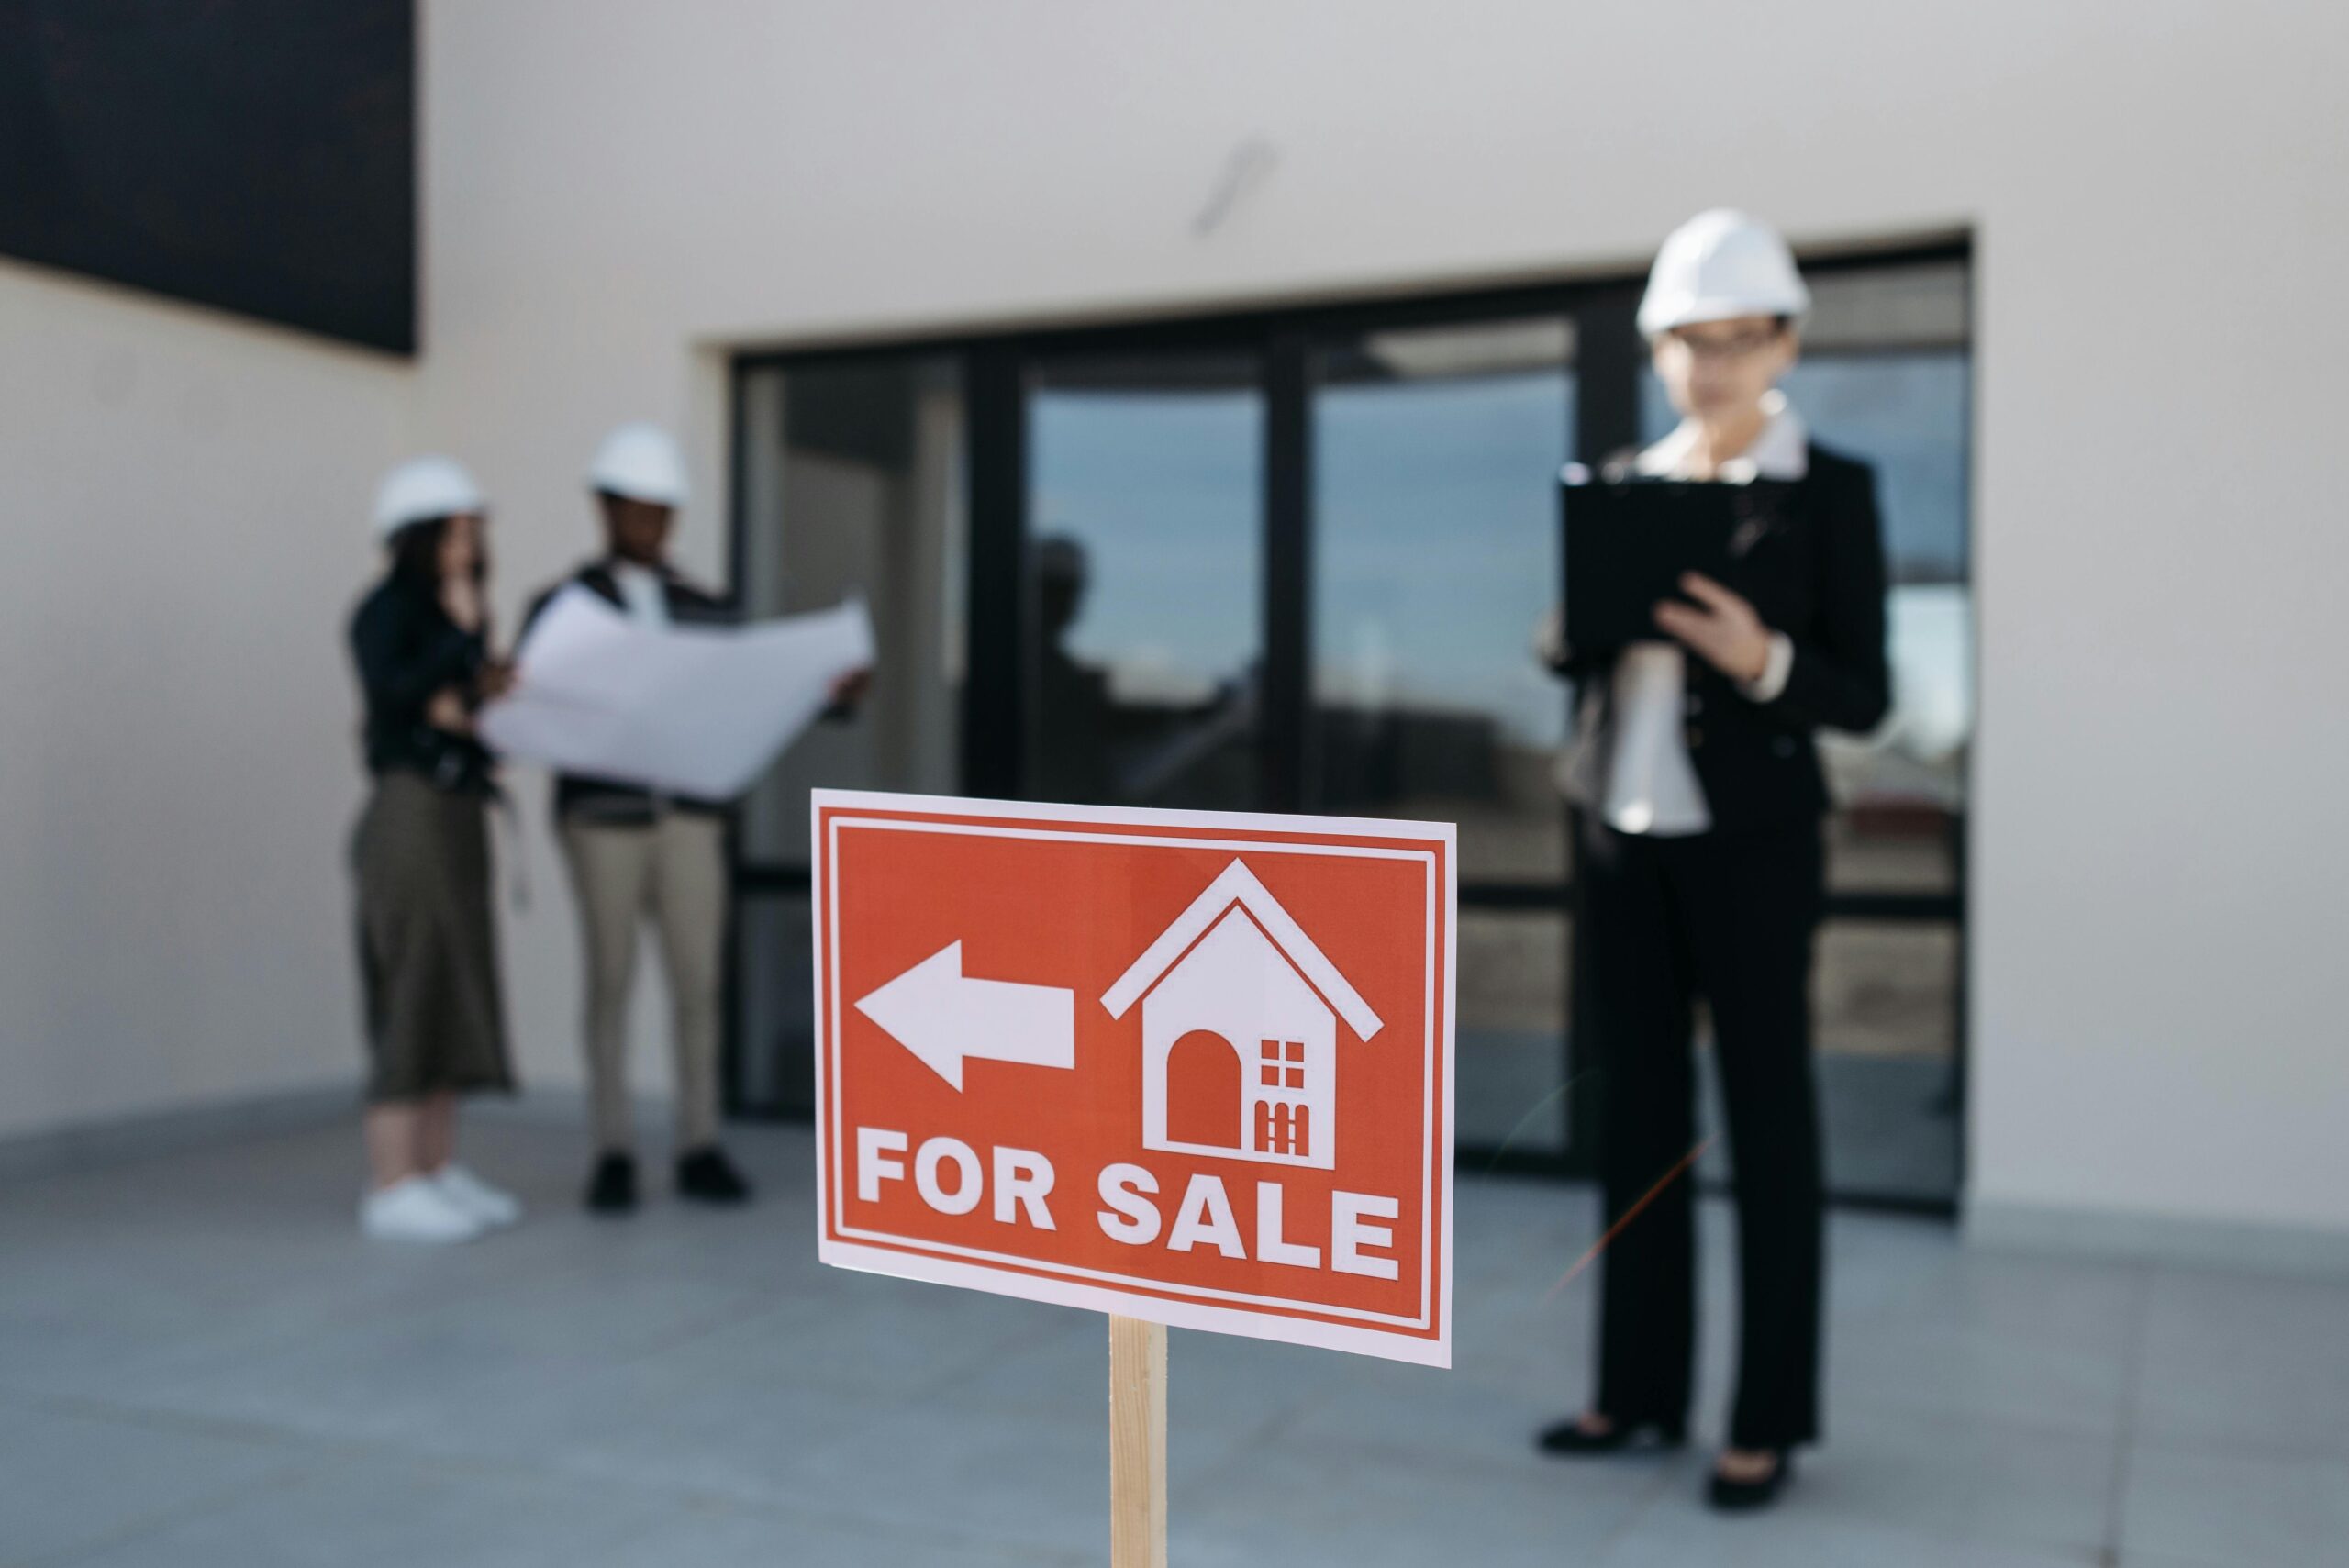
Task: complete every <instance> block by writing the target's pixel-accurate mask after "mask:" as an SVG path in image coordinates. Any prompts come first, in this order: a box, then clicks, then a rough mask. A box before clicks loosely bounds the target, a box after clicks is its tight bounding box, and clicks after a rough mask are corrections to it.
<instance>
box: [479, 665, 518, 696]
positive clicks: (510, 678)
mask: <svg viewBox="0 0 2349 1568" xmlns="http://www.w3.org/2000/svg"><path fill="white" fill-rule="evenodd" d="M515 681H516V676H515V673H514V666H513V665H512V664H510V663H508V662H507V661H505V660H503V659H488V660H484V661H483V662H482V667H481V669H480V670H479V672H477V673H475V674H474V676H473V694H474V695H476V696H477V697H479V698H480V699H481V700H482V701H483V702H495V701H496V700H497V699H498V698H499V697H502V696H504V695H506V694H507V693H508V692H510V691H512V690H513V689H514V685H515Z"/></svg>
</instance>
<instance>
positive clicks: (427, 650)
mask: <svg viewBox="0 0 2349 1568" xmlns="http://www.w3.org/2000/svg"><path fill="white" fill-rule="evenodd" d="M484 654H485V645H484V642H483V640H482V636H481V634H480V633H479V632H477V631H465V630H462V629H461V628H459V627H458V625H457V623H456V622H454V621H452V620H451V619H450V618H449V614H448V612H447V611H446V610H444V609H442V608H441V607H440V595H437V594H435V593H434V592H433V591H432V590H431V589H430V588H429V586H427V585H425V584H419V583H417V582H415V581H414V580H413V579H410V578H407V577H405V576H402V575H401V574H399V573H392V574H391V575H390V576H387V577H385V578H384V580H383V581H382V582H381V583H379V584H376V585H375V587H374V589H373V592H371V593H369V594H368V595H367V596H366V597H365V598H364V599H362V600H361V601H360V602H359V608H358V610H357V611H356V612H355V613H354V614H353V615H352V616H351V656H352V658H353V659H354V660H355V661H356V662H357V663H358V666H359V686H360V692H361V695H362V697H363V699H364V700H365V703H366V708H367V716H366V726H365V736H366V753H367V771H368V772H369V773H373V774H375V775H377V776H379V777H380V776H381V775H383V774H384V773H391V772H394V771H395V770H397V771H404V772H407V773H421V774H423V775H424V776H425V777H426V778H427V779H429V780H430V781H431V782H432V784H433V785H434V786H435V787H436V788H440V789H444V790H459V791H465V792H469V793H473V794H480V795H486V794H488V793H490V791H491V790H492V788H493V787H494V785H493V782H492V775H493V772H494V768H495V764H494V763H493V762H492V761H491V758H490V755H489V753H488V752H487V751H484V750H483V749H482V746H481V743H480V742H479V741H477V740H474V739H473V737H472V736H470V735H452V734H451V733H450V732H449V731H448V730H445V729H440V728H435V727H433V726H432V725H431V724H429V723H428V722H427V721H426V720H425V717H424V709H425V705H426V704H428V703H429V702H430V701H431V700H432V695H433V694H434V693H436V692H438V691H440V690H441V689H442V688H443V687H446V686H455V687H456V688H457V689H458V691H459V693H460V694H461V695H462V696H463V698H464V700H465V705H466V706H467V707H471V706H473V704H474V702H475V701H476V692H475V678H476V677H477V676H478V675H479V673H480V672H481V665H482V660H483V658H484Z"/></svg>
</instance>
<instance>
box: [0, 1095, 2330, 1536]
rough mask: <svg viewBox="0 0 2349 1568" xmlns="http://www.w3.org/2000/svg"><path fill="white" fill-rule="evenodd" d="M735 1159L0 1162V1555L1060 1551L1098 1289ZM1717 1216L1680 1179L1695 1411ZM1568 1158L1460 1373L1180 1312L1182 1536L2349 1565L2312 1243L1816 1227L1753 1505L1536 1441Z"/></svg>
mask: <svg viewBox="0 0 2349 1568" xmlns="http://www.w3.org/2000/svg"><path fill="white" fill-rule="evenodd" d="M739 1146H740V1151H741V1152H742V1154H743V1155H744V1156H745V1162H746V1163H747V1164H748V1165H750V1166H751V1168H752V1169H753V1171H754V1172H755V1173H757V1174H758V1175H759V1176H760V1177H761V1178H762V1179H763V1183H764V1187H765V1201H763V1202H762V1203H761V1204H759V1205H758V1206H757V1207H753V1208H752V1209H751V1210H750V1211H748V1212H747V1213H744V1214H740V1215H732V1216H716V1215H708V1214H701V1213H694V1212H688V1211H686V1210H684V1209H682V1208H680V1207H676V1206H675V1205H674V1204H672V1203H670V1202H668V1201H666V1200H665V1199H661V1200H657V1201H655V1202H654V1203H653V1204H651V1207H648V1209H647V1210H646V1211H645V1212H643V1213H642V1214H641V1215H640V1216H639V1217H638V1218H636V1219H634V1220H633V1221H630V1222H627V1223H618V1224H614V1223H601V1224H597V1223H591V1222H590V1221H589V1220H588V1219H587V1218H585V1217H584V1216H583V1215H581V1214H580V1213H578V1212H577V1210H576V1209H575V1207H573V1202H572V1198H573V1189H574V1187H575V1184H576V1183H577V1181H578V1178H579V1176H580V1174H581V1172H580V1170H579V1165H580V1163H581V1159H580V1147H579V1140H578V1138H577V1136H576V1134H575V1133H573V1132H572V1131H571V1130H569V1129H567V1128H566V1127H563V1126H560V1125H556V1124H553V1123H551V1122H549V1121H547V1120H546V1119H544V1118H543V1117H534V1116H533V1115H532V1114H530V1113H529V1111H527V1110H526V1111H524V1112H523V1113H520V1114H518V1115H517V1114H508V1115H506V1116H503V1117H500V1118H495V1119H489V1118H484V1122H483V1124H482V1125H481V1126H480V1127H479V1129H478V1130H477V1136H476V1137H475V1138H474V1140H473V1158H474V1161H475V1162H476V1163H477V1164H478V1165H479V1167H480V1168H481V1169H483V1170H484V1172H486V1173H490V1174H491V1175H493V1176H494V1177H495V1178H497V1179H499V1180H501V1181H506V1182H509V1183H511V1184H514V1185H515V1186H516V1187H517V1188H518V1190H519V1191H520V1192H521V1193H522V1194H523V1195H525V1197H526V1198H528V1199H529V1201H530V1202H531V1203H532V1204H533V1205H534V1206H535V1212H534V1214H533V1216H532V1218H530V1219H529V1221H528V1222H527V1223H526V1224H525V1225H524V1226H523V1228H522V1229H519V1230H518V1231H516V1232H514V1233H512V1234H510V1235H507V1236H502V1237H498V1238H495V1239H493V1240H486V1241H484V1242H480V1243H477V1244H474V1245H473V1246H470V1247H465V1248H461V1249H456V1250H453V1251H403V1250H398V1249H394V1248H388V1247H384V1246H370V1245H367V1244H364V1243H362V1241H361V1240H359V1239H358V1237H357V1236H356V1234H355V1233H354V1230H353V1228H352V1225H351V1213H350V1206H349V1201H348V1200H349V1198H350V1197H351V1185H352V1181H353V1173H354V1163H355V1155H354V1140H353V1137H352V1133H351V1129H350V1128H349V1127H347V1126H344V1125H335V1126H329V1127H319V1128H315V1129H307V1130H297V1131H291V1132H280V1133H277V1134H273V1135H270V1136H250V1137H245V1138H242V1139H239V1140H234V1141H232V1142H228V1143H225V1144H221V1145H217V1146H213V1147H208V1148H205V1149H200V1150H197V1151H189V1152H180V1153H174V1154H171V1155H168V1156H162V1157H158V1158H153V1159H149V1160H145V1161H141V1162H135V1163H124V1164H117V1165H114V1166H110V1167H107V1168H103V1169H96V1170H89V1171H83V1172H80V1173H71V1174H62V1175H51V1176H47V1177H40V1178H31V1177H26V1178H19V1179H16V1180H11V1181H8V1182H6V1183H0V1562H5V1563H6V1564H10V1565H18V1564H36V1563H38V1564H65V1563H72V1564H91V1565H97V1564H105V1565H107V1568H130V1565H133V1564H159V1565H161V1564H169V1565H172V1568H206V1565H210V1564H224V1565H225V1564H234V1565H236V1568H276V1565H284V1564H297V1563H299V1564H306V1563H319V1564H327V1563H331V1564H335V1565H337V1568H372V1565H374V1564H398V1565H401V1568H412V1565H416V1564H431V1565H434V1568H469V1565H474V1564H541V1563H543V1564H557V1563H560V1564H563V1565H565V1568H607V1565H612V1564H636V1563H642V1564H657V1565H659V1568H720V1565H726V1564H744V1565H748V1564H753V1563H755V1564H761V1565H767V1564H779V1563H789V1564H794V1565H816V1564H834V1563H838V1564H857V1565H860V1568H863V1565H882V1568H926V1565H930V1564H945V1563H955V1564H972V1565H982V1568H984V1565H995V1564H1005V1563H1097V1562H1103V1561H1104V1560H1105V1559H1106V1557H1107V1554H1108V1553H1107V1547H1106V1536H1107V1525H1106V1513H1107V1507H1106V1501H1105V1491H1106V1475H1105V1448H1106V1431H1107V1417H1106V1412H1105V1410H1104V1397H1105V1396H1104V1391H1103V1390H1104V1373H1105V1364H1104V1363H1105V1357H1106V1345H1105V1338H1106V1336H1105V1331H1104V1328H1103V1323H1102V1320H1101V1319H1099V1318H1093V1317H1089V1316H1085V1315H1083V1314H1079V1313H1075V1312H1072V1311H1067V1310H1063V1309H1061V1308H1056V1307H1039V1306H1032V1305H1029V1304H1026V1303H1021V1302H1014V1301H1007V1300H1001V1299H998V1298H995V1297H990V1296H977V1295H971V1294H966V1293H960V1292H953V1291H948V1290H944V1289H940V1288H937V1287H934V1286H929V1285H918V1284H901V1283H898V1282H895V1281H888V1280H881V1279H874V1278H870V1277H866V1276H863V1275H856V1274H849V1273H840V1272H836V1271H831V1270H826V1269H821V1268H818V1266H817V1264H816V1262H815V1257H814V1247H813V1244H812V1238H811V1223H810V1222H811V1208H812V1200H811V1198H810V1192H809V1179H810V1169H809V1168H810V1164H811V1155H810V1151H809V1147H808V1140H807V1135H806V1133H805V1132H804V1131H803V1130H799V1129H749V1130H745V1131H743V1132H742V1133H741V1134H740V1136H739ZM1722 1218H1724V1217H1723V1216H1721V1215H1720V1214H1719V1213H1717V1212H1716V1213H1713V1214H1710V1215H1709V1217H1708V1224H1709V1249H1710V1251H1712V1252H1713V1254H1714V1256H1713V1258H1712V1259H1711V1261H1710V1269H1709V1284H1711V1285H1712V1286H1713V1287H1714V1288H1713V1290H1712V1293H1711V1298H1710V1299H1709V1303H1708V1313H1707V1321H1708V1324H1709V1341H1708V1349H1707V1356H1708V1361H1707V1363H1706V1368H1705V1375H1704V1379H1703V1384H1704V1387H1705V1389H1706V1390H1707V1394H1708V1397H1707V1399H1706V1406H1705V1424H1706V1426H1707V1428H1708V1429H1712V1428H1713V1427H1714V1426H1715V1425H1716V1424H1717V1423H1718V1420H1719V1414H1720V1388H1721V1385H1722V1374H1721V1367H1722V1364H1723V1358H1722V1352H1723V1349H1724V1341H1725V1339H1726V1334H1725V1329H1726V1325H1727V1322H1728V1315H1727V1313H1726V1312H1725V1311H1724V1310H1723V1309H1722V1306H1721V1302H1722V1298H1723V1296H1724V1291H1725V1286H1726V1284H1727V1279H1726V1273H1725V1264H1726V1262H1727V1252H1728V1249H1727V1241H1728V1237H1727V1235H1726V1229H1727V1228H1726V1227H1725V1226H1724V1225H1723V1224H1721V1223H1720V1220H1721V1219H1722ZM1592 1221H1593V1216H1592V1205H1591V1200H1590V1198H1589V1196H1588V1195H1587V1193H1586V1192H1585V1191H1583V1190H1580V1189H1574V1188H1558V1187H1553V1186H1547V1185H1543V1184H1535V1183H1517V1182H1499V1181H1469V1182H1464V1186H1463V1191H1462V1195H1461V1212H1460V1236H1459V1241H1460V1245H1459V1273H1458V1283H1457V1303H1458V1362H1459V1364H1458V1366H1457V1367H1456V1368H1455V1369H1454V1370H1453V1371H1452V1372H1450V1373H1435V1372H1429V1371H1426V1370H1423V1369H1418V1368H1411V1367H1404V1366H1397V1365H1392V1364H1388V1363H1384V1362H1371V1361H1365V1360H1361V1359H1358V1358H1353V1357H1346V1356H1340V1355H1334V1354H1330V1353H1326V1352H1319V1351H1305V1350H1297V1349H1292V1348H1288V1347H1283V1346H1275V1345H1266V1344H1261V1343H1257V1342H1254V1341H1249V1340H1229V1339H1218V1338H1214V1337H1211V1336H1207V1335H1200V1334H1189V1333H1181V1332H1178V1333H1176V1334H1175V1336H1174V1346H1173V1351H1172V1368H1171V1379H1172V1390H1173V1394H1172V1419H1171V1431H1172V1439H1171V1441H1172V1449H1173V1461H1172V1468H1173V1508H1172V1514H1173V1519H1174V1537H1175V1546H1174V1559H1175V1562H1177V1563H1179V1564H1187V1565H1192V1568H1208V1565H1212V1564H1236V1563H1279V1564H1282V1565H1283V1568H1305V1565H1308V1564H1318V1563H1332V1564H1344V1565H1346V1568H1383V1565H1386V1564H1413V1565H1419V1564H1427V1563H1433V1562H1443V1563H1447V1564H1459V1565H1462V1568H1465V1565H1468V1564H1474V1565H1475V1568H1488V1565H1489V1568H1505V1565H1510V1564H1519V1563H1523V1564H1536V1563H1539V1564H1543V1565H1550V1564H1560V1563H1575V1564H1584V1563H1588V1564H1607V1565H1610V1568H1640V1565H1650V1564H1653V1565H1664V1564H1705V1563H1728V1562H1735V1563H1738V1564H1740V1565H1742V1568H1773V1565H1777V1564H1786V1565H1789V1568H1792V1565H1800V1568H1839V1565H1865V1568H1909V1565H1929V1568H1955V1565H1958V1564H1980V1565H1984V1568H1991V1565H1997V1568H2054V1565H2058V1564H2069V1565H2072V1568H2080V1565H2084V1564H2098V1563H2103V1564H2110V1563H2115V1562H2118V1563H2122V1564H2127V1565H2129V1568H2192V1565H2195V1564H2202V1565H2206V1568H2259V1565H2265V1564H2277V1565H2286V1564H2288V1565H2290V1568H2306V1565H2308V1564H2311V1563H2316V1562H2343V1561H2349V1546H2344V1542H2349V1333H2344V1329H2349V1285H2343V1284H2317V1283H2310V1282H2300V1281H2290V1280H2279V1279H2269V1278H2256V1277H2251V1276H2247V1275H2235V1274H2224V1273H2199V1272H2185V1271H2170V1270H2165V1269H2157V1268H2147V1267H2132V1266H2120V1265H2110V1264H2090V1263H2081V1262H2060V1261H2052V1260H2045V1259H2032V1258H2022V1257H2014V1256H2000V1255H1994V1254H1989V1253H1975V1252H1969V1251H1966V1250H1965V1249H1963V1248H1962V1247H1960V1246H1959V1245H1958V1243H1957V1240H1956V1239H1955V1237H1954V1234H1953V1232H1952V1231H1951V1230H1949V1229H1947V1228H1946V1227H1943V1226H1938V1225H1934V1224H1930V1223H1925V1222H1919V1221H1910V1220H1902V1219H1894V1218H1876V1217H1865V1216H1842V1217H1839V1218H1837V1219H1836V1221H1835V1227H1834V1236H1833V1251H1834V1259H1835V1275H1834V1289H1833V1322H1832V1327H1831V1342H1830V1362H1831V1381H1830V1395H1829V1408H1830V1415H1829V1425H1830V1433H1829V1443H1828V1445H1827V1446H1826V1447H1824V1448H1822V1449H1821V1450H1820V1451H1818V1452H1817V1453H1815V1454H1814V1455H1812V1456H1810V1457H1809V1461H1808V1462H1807V1463H1806V1465H1805V1468H1804V1470H1803V1473H1802V1475H1801V1477H1800V1479H1799V1482H1798V1486H1797V1488H1796V1489H1795V1490H1794V1492H1793V1493H1792V1494H1791V1496H1789V1498H1788V1500H1787V1503H1786V1505H1785V1506H1784V1507H1782V1508H1781V1509H1780V1510H1779V1511H1778V1512H1776V1514H1774V1515H1772V1516H1769V1517H1766V1518H1754V1519H1744V1520H1735V1521H1728V1520H1721V1519H1718V1518H1713V1517H1711V1516H1709V1515H1708V1514H1707V1513H1706V1512H1705V1511H1704V1510H1703V1509H1702V1508H1701V1507H1699V1506H1698V1500H1697V1498H1698V1486H1699V1483H1700V1480H1701V1477H1702V1466H1703V1463H1704V1459H1703V1455H1702V1452H1701V1451H1692V1452H1691V1453H1688V1454H1686V1455H1683V1456H1680V1457H1676V1458H1672V1459H1656V1458H1639V1459H1624V1460H1620V1461H1609V1462H1599V1463H1596V1464H1583V1465H1562V1464H1558V1463H1555V1462H1544V1461H1542V1460H1541V1459H1539V1458H1537V1457H1536V1456H1535V1455H1534V1454H1533V1453H1532V1452H1531V1451H1530V1450H1529V1448H1528V1446H1527V1443H1526V1437H1527V1434H1528V1433H1529V1432H1531V1430H1532V1429H1534V1428H1536V1427H1537V1426H1539V1425H1540V1424H1541V1423H1542V1421H1544V1420H1546V1419H1548V1418H1551V1417H1553V1416H1554V1415H1556V1414H1558V1413H1560V1412H1562V1411H1564V1410H1565V1409H1568V1408H1570V1407H1573V1406H1574V1405H1575V1404H1576V1403H1577V1401H1578V1400H1579V1399H1580V1397H1581V1396H1582V1395H1583V1393H1584V1389H1585V1379H1584V1368H1585V1364H1586V1355H1585V1351H1584V1345H1585V1336H1586V1331H1587V1327H1588V1323H1589V1318H1590V1314H1591V1291H1590V1281H1589V1278H1588V1276H1586V1277H1585V1278H1584V1279H1582V1280H1579V1281H1577V1282H1576V1283H1575V1284H1574V1285H1572V1286H1570V1287H1568V1288H1567V1289H1565V1290H1564V1291H1561V1292H1558V1293H1557V1294H1556V1296H1554V1298H1552V1297H1551V1296H1550V1295H1549V1293H1550V1290H1551V1286H1552V1284H1553V1282H1554V1281H1555V1280H1556V1279H1557V1278H1558V1276H1559V1274H1560V1273H1561V1272H1562V1271H1564V1269H1565V1267H1566V1266H1567V1264H1568V1263H1569V1262H1571V1261H1572V1260H1573V1259H1574V1258H1575V1255H1576V1254H1577V1253H1578V1252H1579V1251H1581V1250H1582V1249H1583V1248H1584V1247H1585V1246H1586V1244H1587V1243H1588V1241H1589V1240H1590V1239H1591V1236H1592V1234H1593V1224H1592Z"/></svg>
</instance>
